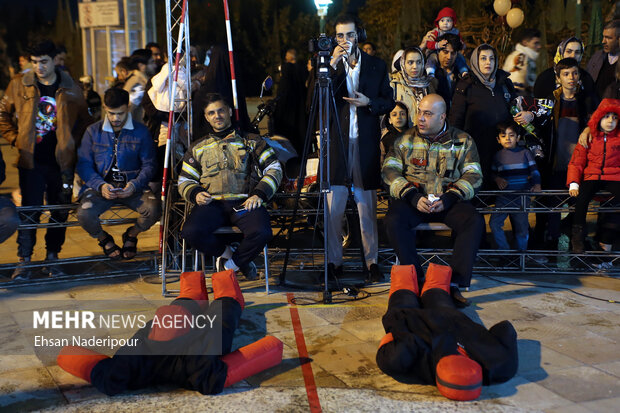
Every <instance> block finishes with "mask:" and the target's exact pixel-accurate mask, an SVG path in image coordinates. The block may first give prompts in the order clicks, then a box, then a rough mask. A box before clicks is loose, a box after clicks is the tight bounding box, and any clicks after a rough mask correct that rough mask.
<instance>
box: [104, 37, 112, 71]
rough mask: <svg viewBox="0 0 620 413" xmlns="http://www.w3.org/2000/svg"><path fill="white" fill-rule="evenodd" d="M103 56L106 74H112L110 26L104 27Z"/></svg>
mask: <svg viewBox="0 0 620 413" xmlns="http://www.w3.org/2000/svg"><path fill="white" fill-rule="evenodd" d="M105 48H106V50H105V56H106V63H107V66H108V74H112V48H111V47H110V26H106V27H105Z"/></svg>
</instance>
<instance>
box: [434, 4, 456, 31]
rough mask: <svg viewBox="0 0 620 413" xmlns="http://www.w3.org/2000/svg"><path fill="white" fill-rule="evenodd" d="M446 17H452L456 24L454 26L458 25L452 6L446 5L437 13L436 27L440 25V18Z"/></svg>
mask: <svg viewBox="0 0 620 413" xmlns="http://www.w3.org/2000/svg"><path fill="white" fill-rule="evenodd" d="M444 17H450V18H451V19H452V23H453V24H454V26H456V13H455V12H454V10H452V8H450V7H444V8H443V9H441V10H440V11H439V13H437V18H436V19H435V26H436V27H438V26H437V24H438V23H439V20H441V19H443V18H444Z"/></svg>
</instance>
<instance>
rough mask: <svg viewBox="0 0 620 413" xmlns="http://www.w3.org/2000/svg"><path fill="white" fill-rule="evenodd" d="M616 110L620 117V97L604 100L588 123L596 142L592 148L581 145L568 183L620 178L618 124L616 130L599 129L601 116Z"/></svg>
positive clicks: (570, 170)
mask: <svg viewBox="0 0 620 413" xmlns="http://www.w3.org/2000/svg"><path fill="white" fill-rule="evenodd" d="M609 112H613V113H615V114H617V115H618V117H620V100H619V99H603V101H602V102H601V104H600V105H599V106H598V108H597V109H596V111H595V112H594V113H593V114H592V117H591V118H590V121H589V122H588V126H589V127H590V133H591V134H592V142H591V143H590V145H589V146H588V148H584V147H583V146H581V145H579V144H577V146H575V151H574V152H573V157H572V158H571V160H570V163H569V164H568V175H567V179H566V185H570V183H571V182H577V183H581V181H582V180H583V181H594V180H602V181H620V131H619V129H620V128H619V127H618V126H616V129H614V130H613V131H612V132H609V133H605V132H603V131H601V130H600V129H599V123H600V122H601V119H603V117H604V116H605V115H606V114H607V113H609Z"/></svg>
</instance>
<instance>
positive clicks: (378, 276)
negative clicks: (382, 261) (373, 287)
mask: <svg viewBox="0 0 620 413" xmlns="http://www.w3.org/2000/svg"><path fill="white" fill-rule="evenodd" d="M368 271H370V282H373V283H377V282H381V281H383V280H385V276H384V275H383V272H381V269H380V268H379V266H378V265H377V264H370V267H368Z"/></svg>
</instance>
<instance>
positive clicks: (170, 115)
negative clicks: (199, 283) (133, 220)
mask: <svg viewBox="0 0 620 413" xmlns="http://www.w3.org/2000/svg"><path fill="white" fill-rule="evenodd" d="M186 10H187V0H184V1H183V9H182V11H181V20H180V22H181V24H180V26H179V37H178V40H177V49H176V56H175V58H174V75H173V76H174V81H173V82H169V84H168V91H169V92H170V101H169V102H170V111H169V112H168V133H167V136H166V155H165V157H164V176H163V177H162V181H161V202H162V205H164V206H165V205H166V190H167V189H168V164H169V163H170V149H171V147H172V145H171V142H170V139H171V137H172V129H173V124H172V119H173V116H174V95H175V94H176V84H177V80H178V78H179V60H180V59H181V50H182V46H183V43H182V40H183V35H184V32H185V19H186V15H185V12H186ZM186 52H187V51H186ZM186 54H187V53H186ZM169 66H170V62H169ZM169 79H170V77H169ZM170 83H172V84H170ZM163 240H164V226H163V221H161V223H160V225H159V252H160V253H161V252H162V251H163ZM163 272H164V267H163V266H162V275H163Z"/></svg>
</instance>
